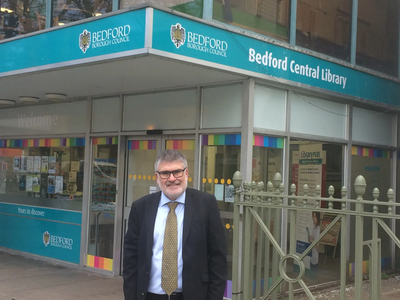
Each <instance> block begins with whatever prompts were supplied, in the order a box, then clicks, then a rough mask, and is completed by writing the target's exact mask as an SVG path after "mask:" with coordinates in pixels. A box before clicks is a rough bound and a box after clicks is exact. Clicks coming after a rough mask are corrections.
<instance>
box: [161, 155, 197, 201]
mask: <svg viewBox="0 0 400 300" xmlns="http://www.w3.org/2000/svg"><path fill="white" fill-rule="evenodd" d="M184 168H185V167H184V165H183V163H182V162H180V161H174V162H160V164H159V165H158V170H157V171H158V172H165V171H170V172H173V171H177V170H183V169H184ZM188 175H189V171H188V169H185V171H183V175H182V177H179V178H175V176H174V174H170V175H169V177H168V178H167V179H163V178H161V175H160V174H158V173H157V172H156V176H157V183H158V185H159V187H160V189H161V190H162V191H163V193H164V195H165V196H167V198H168V199H170V200H176V199H177V198H178V197H179V196H180V195H182V194H183V192H184V191H185V190H186V187H187V180H188Z"/></svg>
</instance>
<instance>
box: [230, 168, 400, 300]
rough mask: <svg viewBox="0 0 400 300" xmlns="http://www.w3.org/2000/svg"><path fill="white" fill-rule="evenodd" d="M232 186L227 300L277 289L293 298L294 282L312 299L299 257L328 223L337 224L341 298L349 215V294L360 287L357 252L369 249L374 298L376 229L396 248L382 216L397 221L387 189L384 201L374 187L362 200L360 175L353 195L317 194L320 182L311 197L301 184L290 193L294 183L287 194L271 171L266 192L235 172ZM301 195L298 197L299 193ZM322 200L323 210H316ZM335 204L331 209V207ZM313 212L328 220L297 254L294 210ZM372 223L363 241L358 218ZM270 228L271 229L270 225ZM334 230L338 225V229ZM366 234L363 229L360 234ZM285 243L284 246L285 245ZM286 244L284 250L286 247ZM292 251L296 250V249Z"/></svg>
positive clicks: (261, 295) (378, 241)
mask: <svg viewBox="0 0 400 300" xmlns="http://www.w3.org/2000/svg"><path fill="white" fill-rule="evenodd" d="M233 185H234V186H235V191H236V192H235V206H234V229H235V230H234V236H233V265H232V299H233V300H250V299H267V298H271V299H278V297H279V296H280V295H282V294H283V293H284V294H285V295H286V297H288V298H289V299H294V296H295V286H300V287H301V289H302V290H303V292H304V293H305V294H306V295H307V296H308V298H309V299H315V297H314V295H313V294H312V292H311V290H310V286H309V285H307V284H306V282H305V273H306V267H305V258H306V257H307V255H308V254H309V253H310V252H311V251H312V249H313V248H314V247H315V246H317V245H318V244H319V243H320V242H321V240H322V239H323V238H324V236H325V235H326V234H327V233H329V232H330V230H332V228H333V227H334V226H336V227H338V226H339V225H338V224H340V253H341V255H340V299H342V300H343V299H346V292H345V289H346V285H347V283H348V279H349V276H348V273H347V271H348V263H349V261H347V260H348V258H347V257H346V253H347V252H346V251H347V249H348V246H349V240H350V234H349V230H348V226H349V220H350V218H354V224H355V225H354V229H355V233H356V234H354V238H355V244H354V247H353V248H354V249H350V252H351V251H354V268H355V273H354V292H355V294H354V297H355V299H357V300H361V298H362V288H363V250H364V247H367V249H369V282H370V285H369V286H370V291H369V293H370V299H374V300H376V299H380V286H381V238H380V236H378V228H379V227H380V228H382V229H380V230H381V231H383V232H386V234H387V235H388V236H389V238H390V239H391V240H392V241H393V243H394V244H395V245H397V247H400V240H399V239H398V238H397V237H396V235H395V233H394V231H393V230H392V229H391V228H390V226H388V225H387V224H386V223H385V220H393V219H400V216H397V215H395V209H396V207H399V206H400V204H397V203H394V202H393V199H394V192H393V190H392V189H389V190H388V191H387V199H388V201H387V202H386V201H380V200H379V199H378V198H379V194H380V193H379V190H378V189H377V188H375V189H374V190H373V200H364V199H363V196H364V193H365V189H366V182H365V179H364V177H363V176H358V177H357V178H356V179H355V183H354V191H355V194H356V195H357V197H356V199H349V198H347V189H346V188H345V187H343V188H342V190H341V198H333V195H334V188H333V186H330V187H329V189H328V194H329V196H328V197H321V188H320V186H316V187H315V196H309V195H308V194H309V193H310V191H309V187H308V186H307V185H304V186H303V187H302V190H301V191H298V193H297V194H298V195H296V186H295V185H294V184H293V185H291V187H290V194H284V185H283V183H282V176H281V175H280V174H279V173H276V174H275V176H274V179H273V181H272V182H268V184H267V187H266V191H263V189H264V184H263V183H262V182H259V183H258V184H256V183H255V182H252V183H251V182H244V183H243V185H242V177H241V174H240V172H236V173H235V174H234V176H233ZM300 194H301V195H300ZM321 203H324V206H326V208H321ZM334 206H335V207H339V209H334V208H333V207H334ZM365 208H367V209H365ZM305 211H307V212H311V211H315V212H319V213H325V214H327V213H329V214H330V215H334V217H333V218H332V219H331V222H330V223H329V224H328V225H327V226H326V228H325V229H324V230H323V231H322V232H321V233H320V234H319V236H318V237H317V238H315V239H314V240H313V241H310V243H309V245H308V244H306V245H308V247H306V249H303V252H302V253H299V251H298V249H296V243H297V242H298V241H297V239H296V229H297V227H298V226H299V225H298V219H297V217H298V214H299V213H300V212H305ZM284 214H287V217H288V218H287V219H288V228H287V229H288V230H287V236H288V239H287V241H288V242H287V243H286V240H285V242H283V243H282V237H284V238H285V237H286V234H282V216H283V215H284ZM366 219H368V222H370V221H371V222H372V226H371V231H372V232H371V233H370V234H371V237H372V238H371V239H369V240H364V230H366V229H365V228H364V221H365V220H366ZM271 227H273V228H271ZM338 228H339V227H338ZM366 233H367V232H366ZM286 245H287V246H286ZM286 248H288V250H287V251H286ZM296 250H297V251H296ZM289 263H292V265H296V268H297V273H295V274H293V273H290V272H288V267H287V266H288V265H289Z"/></svg>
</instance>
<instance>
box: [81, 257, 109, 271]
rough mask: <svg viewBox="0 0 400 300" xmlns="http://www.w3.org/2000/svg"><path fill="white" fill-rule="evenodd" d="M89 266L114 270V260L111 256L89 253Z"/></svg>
mask: <svg viewBox="0 0 400 300" xmlns="http://www.w3.org/2000/svg"><path fill="white" fill-rule="evenodd" d="M87 266H88V267H93V268H97V269H102V270H107V271H112V270H113V260H112V259H111V258H104V257H100V256H93V255H89V254H88V255H87Z"/></svg>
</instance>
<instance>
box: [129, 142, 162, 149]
mask: <svg viewBox="0 0 400 300" xmlns="http://www.w3.org/2000/svg"><path fill="white" fill-rule="evenodd" d="M128 149H129V150H157V141H129V142H128Z"/></svg>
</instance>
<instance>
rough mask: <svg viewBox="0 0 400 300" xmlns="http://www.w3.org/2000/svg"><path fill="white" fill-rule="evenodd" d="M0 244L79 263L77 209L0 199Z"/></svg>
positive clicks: (79, 234)
mask: <svg viewBox="0 0 400 300" xmlns="http://www.w3.org/2000/svg"><path fill="white" fill-rule="evenodd" d="M0 212H1V213H0V227H1V228H3V230H0V246H1V247H5V248H10V249H14V250H19V251H24V252H28V253H32V254H36V255H41V256H46V257H51V258H54V259H59V260H63V261H67V262H71V263H75V264H79V257H80V244H81V219H82V213H81V212H73V211H65V210H58V209H49V208H44V207H36V206H26V205H18V204H7V203H0Z"/></svg>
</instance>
